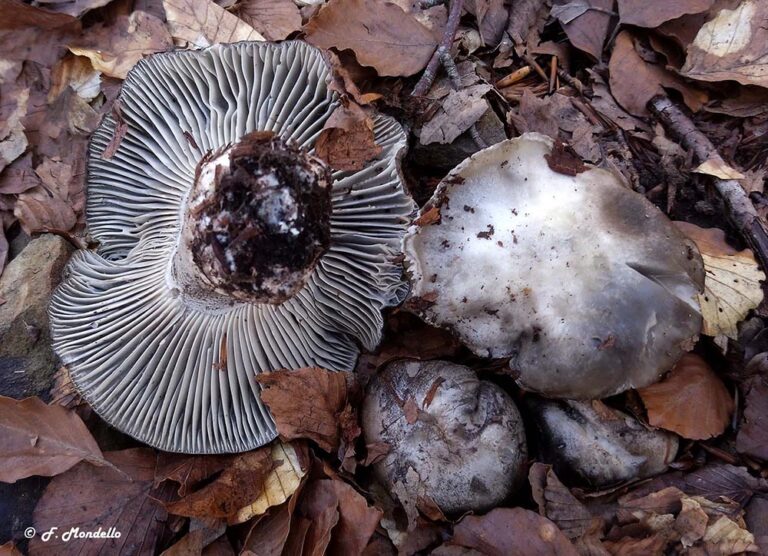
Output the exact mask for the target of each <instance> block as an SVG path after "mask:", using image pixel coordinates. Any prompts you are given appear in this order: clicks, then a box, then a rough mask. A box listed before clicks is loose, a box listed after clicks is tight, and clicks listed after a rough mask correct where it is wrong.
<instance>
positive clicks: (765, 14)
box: [680, 0, 768, 87]
mask: <svg viewBox="0 0 768 556" xmlns="http://www.w3.org/2000/svg"><path fill="white" fill-rule="evenodd" d="M766 20H768V3H766V2H764V1H761V0H743V1H742V2H740V3H739V4H738V5H737V6H735V7H734V8H733V9H727V8H722V9H721V10H720V11H719V12H717V14H716V15H715V17H714V18H712V19H710V20H709V21H707V23H705V24H704V25H703V26H702V27H701V29H699V32H698V34H697V35H696V38H695V39H694V41H693V43H692V44H690V45H689V46H688V55H687V57H686V60H685V65H683V67H682V69H681V70H680V73H681V74H682V75H685V76H687V77H690V78H692V79H699V80H702V81H726V80H733V81H737V82H738V83H741V84H742V85H759V86H761V87H768V50H767V49H766V44H768V25H766V23H765V22H766Z"/></svg>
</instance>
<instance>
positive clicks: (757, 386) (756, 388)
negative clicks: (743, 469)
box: [736, 376, 768, 461]
mask: <svg viewBox="0 0 768 556" xmlns="http://www.w3.org/2000/svg"><path fill="white" fill-rule="evenodd" d="M736 449H737V450H738V451H739V452H740V453H742V454H745V455H747V456H750V457H753V458H757V459H761V460H763V461H768V380H767V379H766V378H765V377H761V376H757V377H755V378H754V379H753V380H752V382H751V384H749V386H748V390H747V394H746V401H745V407H744V415H743V416H742V421H741V426H740V427H739V433H738V435H737V436H736Z"/></svg>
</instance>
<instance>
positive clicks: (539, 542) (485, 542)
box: [449, 508, 578, 556]
mask: <svg viewBox="0 0 768 556" xmlns="http://www.w3.org/2000/svg"><path fill="white" fill-rule="evenodd" d="M449 545H455V546H461V547H464V548H469V549H474V550H476V551H479V552H480V553H481V554H485V555H486V556H531V555H536V556H540V555H542V556H543V555H552V556H555V555H557V556H576V555H577V554H578V552H577V551H576V549H575V548H574V547H573V545H572V544H571V542H570V541H569V540H568V538H567V537H566V536H565V535H563V533H562V532H561V531H560V529H558V528H557V526H556V525H555V524H554V523H552V522H551V521H550V520H548V519H547V518H545V517H542V516H540V515H538V514H536V513H534V512H532V511H530V510H526V509H523V508H496V509H494V510H491V511H490V512H488V513H487V514H486V515H484V516H481V517H478V516H473V515H469V516H467V517H465V518H464V519H462V520H461V521H460V522H459V523H458V524H457V525H456V527H454V529H453V538H451V540H450V541H449Z"/></svg>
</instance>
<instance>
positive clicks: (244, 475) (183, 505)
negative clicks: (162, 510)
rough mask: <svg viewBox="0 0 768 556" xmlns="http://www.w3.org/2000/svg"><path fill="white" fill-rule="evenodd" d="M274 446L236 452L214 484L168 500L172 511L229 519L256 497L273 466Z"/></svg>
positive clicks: (169, 510) (174, 512) (187, 514)
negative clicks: (173, 500) (272, 452)
mask: <svg viewBox="0 0 768 556" xmlns="http://www.w3.org/2000/svg"><path fill="white" fill-rule="evenodd" d="M270 456H271V450H270V448H269V447H267V446H265V447H263V448H260V449H258V450H255V451H253V452H246V453H244V454H239V455H238V456H236V457H235V458H234V459H233V460H232V462H231V463H230V464H229V466H228V467H227V468H225V469H224V470H223V471H222V472H221V475H219V477H218V478H216V480H214V481H213V482H212V483H211V484H209V485H206V486H204V487H203V488H202V489H200V490H198V491H195V492H193V493H191V494H188V495H187V496H185V497H184V498H182V499H181V500H178V501H176V502H171V503H170V504H166V509H167V510H168V512H169V513H172V514H175V515H183V516H188V517H198V518H211V517H214V518H221V519H228V518H232V517H234V516H235V515H237V513H238V511H239V510H240V509H241V508H242V507H243V506H245V505H246V504H248V503H250V501H251V500H254V499H256V498H257V497H258V496H259V495H260V493H261V491H262V485H263V484H264V479H265V478H266V475H267V474H268V473H269V470H270V467H271V466H272V458H271V457H270Z"/></svg>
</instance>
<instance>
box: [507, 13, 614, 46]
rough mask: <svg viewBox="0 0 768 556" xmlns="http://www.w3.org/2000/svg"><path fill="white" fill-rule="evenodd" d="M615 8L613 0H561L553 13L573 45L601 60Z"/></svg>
mask: <svg viewBox="0 0 768 556" xmlns="http://www.w3.org/2000/svg"><path fill="white" fill-rule="evenodd" d="M613 10H614V8H613V0H557V1H556V2H555V3H554V5H553V6H552V16H553V17H556V18H557V19H559V20H560V23H561V25H562V26H563V31H565V34H566V35H568V40H570V41H571V44H572V45H573V46H575V47H576V48H578V49H579V50H583V51H584V52H586V53H587V54H590V55H591V56H592V57H594V58H595V59H596V60H600V59H601V58H602V53H603V44H604V43H605V38H606V37H607V36H608V31H609V30H610V28H611V18H612V17H613V16H614V15H615V12H614V11H613ZM512 11H513V13H514V9H513V10H512Z"/></svg>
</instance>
